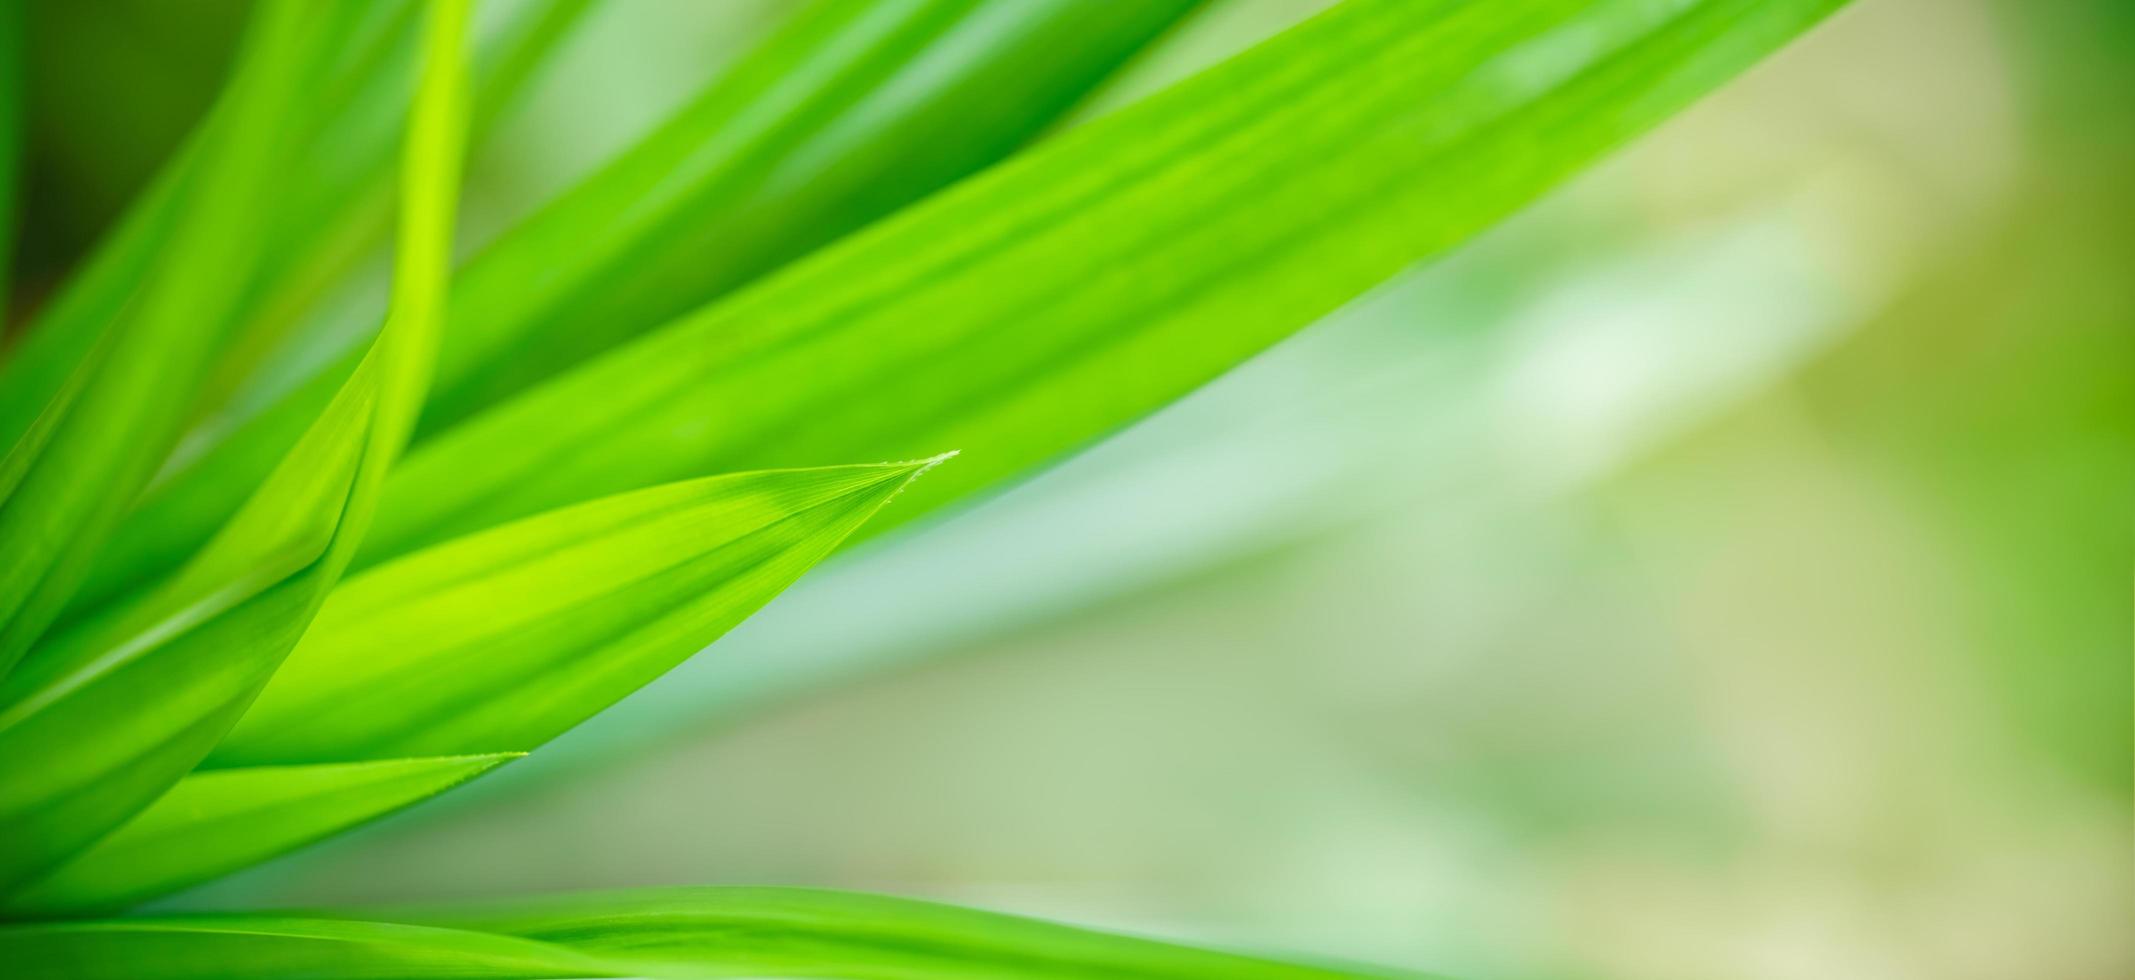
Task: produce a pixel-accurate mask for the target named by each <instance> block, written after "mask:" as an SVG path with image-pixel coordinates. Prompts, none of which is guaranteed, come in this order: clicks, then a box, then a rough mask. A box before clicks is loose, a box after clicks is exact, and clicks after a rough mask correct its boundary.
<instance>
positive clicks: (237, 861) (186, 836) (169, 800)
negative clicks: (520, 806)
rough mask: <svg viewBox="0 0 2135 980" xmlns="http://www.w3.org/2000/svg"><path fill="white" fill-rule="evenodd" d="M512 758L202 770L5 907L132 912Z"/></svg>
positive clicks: (29, 911) (36, 912) (43, 912)
mask: <svg viewBox="0 0 2135 980" xmlns="http://www.w3.org/2000/svg"><path fill="white" fill-rule="evenodd" d="M517 757H518V756H516V755H514V754H498V755H474V756H447V757H442V758H425V759H382V760H377V761H373V762H344V763H334V764H330V765H316V766H262V767H258V768H252V769H224V770H217V771H213V772H200V773H194V774H192V775H190V776H187V777H185V778H184V779H182V780H179V781H178V785H176V786H173V787H171V790H170V792H168V793H165V794H163V796H161V797H160V798H158V799H157V800H156V802H155V803H153V804H151V805H150V806H149V807H148V809H146V810H143V811H141V812H140V813H139V814H137V815H136V816H135V817H134V818H133V819H132V820H129V821H127V822H126V824H125V825H124V826H122V827H120V828H119V829H118V830H116V831H114V832H113V833H112V834H111V835H110V836H108V837H105V838H104V839H103V840H100V841H98V842H97V843H96V845H95V846H93V847H91V848H89V849H88V850H87V851H84V852H82V854H80V855H79V856H77V857H75V858H74V859H73V860H72V861H69V862H67V863H66V864H65V865H62V866H61V867H60V868H59V870H58V871H56V872H54V873H53V874H51V875H49V876H47V877H45V878H44V879H42V880H40V881H38V882H37V883H36V884H35V885H32V886H30V887H29V888H28V889H25V890H24V891H22V892H20V893H18V894H17V895H15V896H14V897H13V898H11V899H9V900H7V901H6V902H4V903H0V913H5V914H8V915H14V916H33V917H37V916H50V915H58V914H66V915H81V914H84V913H92V912H100V911H110V910H115V909H119V908H124V907H125V906H127V905H131V904H133V903H135V902H139V901H142V900H144V899H148V898H153V897H155V896H157V895H161V894H163V893H165V892H171V891H176V890H178V889H180V888H184V887H186V886H188V885H192V884H197V883H199V882H202V881H206V880H208V879H209V878H213V877H215V876H217V875H220V874H223V873H225V872H228V871H233V870H236V869H238V868H242V867H246V866H248V865H252V864H257V863H259V862H261V861H264V860H267V859H268V858H271V857H274V856H276V855H278V854H281V853H283V852H285V851H290V850H293V849H295V848H298V847H302V846H303V845H305V844H308V843H311V842H312V841H315V840H319V839H320V838H323V837H327V836H329V835H332V834H336V833H339V832H341V831H343V830H347V829H348V828H350V827H354V826H356V825H358V824H361V823H365V822H367V821H370V820H373V819H376V818H378V817H381V816H384V815H386V814H388V813H391V812H393V811H395V810H398V809H400V808H402V807H405V806H408V805H410V804H413V803H416V802H419V801H421V800H425V799H428V798H429V797H431V796H435V795H436V794H438V793H442V792H444V791H445V790H448V789H451V788H452V787H454V786H457V785H459V784H461V783H463V782H466V781H467V780H469V779H473V778H474V777H476V776H478V775H481V774H482V773H484V772H487V771H489V770H490V769H493V768H495V767H496V766H498V765H501V764H503V763H505V762H507V761H509V760H511V759H514V758H517Z"/></svg>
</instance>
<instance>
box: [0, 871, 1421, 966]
mask: <svg viewBox="0 0 2135 980" xmlns="http://www.w3.org/2000/svg"><path fill="white" fill-rule="evenodd" d="M377 918H378V919H382V920H386V921H357V920H347V921H342V920H333V919H305V918H292V917H286V916H244V917H218V918H209V917H185V918H171V919H136V920H131V921H116V922H85V923H60V924H52V925H29V926H14V927H0V960H4V961H6V962H10V963H16V964H23V965H24V966H25V967H26V968H27V972H23V973H20V974H18V975H19V976H21V977H22V978H23V980H33V978H44V977H53V978H57V977H62V976H64V977H70V978H81V980H96V978H103V977H112V978H118V977H125V978H129V980H180V978H196V977H198V978H206V977H217V978H230V980H241V978H247V977H259V978H268V977H286V976H306V977H315V978H372V977H399V978H409V980H420V978H430V977H440V978H442V977H660V978H665V977H675V978H689V977H768V976H779V977H824V978H849V980H933V978H960V977H968V978H974V980H976V978H1003V980H1006V978H1051V980H1066V978H1092V980H1094V978H1099V977H1106V978H1142V980H1166V978H1175V980H1223V978H1235V980H1335V978H1343V977H1352V978H1361V977H1391V976H1395V974H1390V973H1385V972H1359V971H1355V970H1348V969H1342V968H1335V967H1314V966H1302V965H1296V964H1288V963H1279V962H1275V961H1270V960H1262V959H1256V958H1253V957H1249V956H1240V955H1234V954H1230V953H1218V952H1211V951H1206V950H1198V949H1191V948H1188V947H1183V946H1174V945H1171V944H1168V943H1159V942H1153V941H1151V940H1146V939H1136V938H1132V937H1128V936H1119V935H1114V934H1110V933H1102V932H1096V931H1092V930H1087V929H1077V928H1074V927H1071V926H1063V925H1056V924H1053V923H1048V922H1038V921H1035V920H1031V919H1024V918H1019V917H1016V916H1008V915H998V914H994V913H990V912H978V911H973V910H970V909H960V908H952V907H949V906H944V905H935V904H933V903H929V902H915V901H910V900H907V899H897V898H887V897H882V896H876V895H864V894H853V893H838V892H822V891H810V890H803V889H781V888H689V889H657V890H648V891H640V892H631V893H624V894H609V895H585V896H573V897H567V898H558V899H550V900H544V901H538V902H529V903H523V904H518V905H506V906H499V907H494V908H470V909H456V910H439V911H431V912H425V911H419V910H417V911H403V912H394V911H385V912H382V913H380V914H379V915H378V916H377Z"/></svg>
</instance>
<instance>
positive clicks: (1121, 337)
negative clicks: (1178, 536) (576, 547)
mask: <svg viewBox="0 0 2135 980" xmlns="http://www.w3.org/2000/svg"><path fill="white" fill-rule="evenodd" d="M1839 3H1840V0H1672V2H1655V0H1600V2H1594V0H1530V2H1521V3H1483V4H1472V3H1471V4H1456V3H1441V2H1418V0H1349V2H1347V3H1343V4H1340V5H1338V6H1336V7H1335V8H1334V9H1332V10H1330V11H1329V12H1327V13H1326V14H1324V15H1322V16H1320V17H1318V18H1316V19H1314V20H1312V21H1310V22H1308V23H1306V24H1304V25H1302V26H1301V27H1298V28H1296V29H1294V30H1292V31H1290V32H1288V33H1286V34H1284V35H1282V36H1279V37H1277V38H1275V39H1274V40H1272V41H1269V42H1267V43H1265V44H1263V45H1261V46H1259V47H1258V48H1256V49H1254V50H1252V51H1250V52H1248V53H1247V54H1245V55H1243V56H1241V57H1239V58H1237V59H1234V60H1233V61H1231V62H1229V63H1227V64H1225V65H1222V66H1219V67H1218V68H1216V69H1215V70H1212V71H1210V72H1207V73H1205V74H1203V75H1201V76H1200V77H1198V78H1195V79H1192V80H1190V81H1188V82H1186V83H1184V84H1182V85H1180V86H1178V87H1176V88H1174V89H1172V90H1169V91H1167V92H1164V93H1162V94H1160V95H1158V96H1156V97H1153V98H1151V99H1150V100H1148V101H1147V102H1144V103H1142V104H1139V105H1136V106H1131V107H1129V108H1127V109H1124V110H1122V111H1120V112H1118V113H1116V114H1115V115H1113V116H1111V117H1108V118H1105V119H1101V120H1099V121H1097V122H1095V123H1092V124H1090V125H1088V126H1085V127H1083V128H1081V129H1079V130H1077V131H1074V132H1071V133H1068V134H1066V135H1064V136H1062V137H1061V138H1060V139H1058V140H1055V141H1053V142H1051V143H1048V144H1046V145H1044V146H1041V147H1038V148H1036V149H1034V150H1032V151H1031V152H1029V153H1026V154H1023V155H1021V156H1019V157H1017V158H1016V159H1015V160H1013V161H1012V162H1010V163H1009V164H1007V165H1005V166H1003V167H1000V168H997V169H996V170H994V171H991V172H989V173H988V174H986V175H984V176H982V177H980V178H978V179H976V180H973V181H970V182H967V183H965V184H963V185H961V186H959V187H957V188H955V189H953V190H952V191H950V192H949V193H946V194H944V195H941V196H938V197H936V198H934V199H932V200H930V201H928V202H926V203H925V204H923V205H921V206H919V207H916V208H913V209H910V210H908V211H906V212H904V213H903V214H901V215H900V216H899V217H898V218H896V219H895V220H893V221H890V222H888V223H886V224H884V225H882V226H878V227H877V228H875V229H873V230H871V231H869V232H868V233H866V234H863V235H860V236H857V237H855V238H852V239H849V240H847V241H846V242H844V243H842V244H841V245H840V246H838V247H837V248H834V249H832V250H829V251H827V252H825V253H822V254H820V255H818V256H816V257H815V258H813V259H811V260H809V261H807V262H805V263H803V264H802V265H800V266H797V267H795V268H794V269H792V270H791V271H790V272H788V273H786V274H784V275H781V276H778V277H776V278H774V279H772V280H770V281H767V282H765V283H764V284H763V285H761V286H760V287H758V288H755V289H751V290H749V291H747V292H746V293H743V294H740V295H737V296H735V297H734V298H732V299H731V300H728V301H726V302H722V303H719V304H716V305H714V306H712V307H710V308H708V309H706V310H704V311H703V312H700V313H697V314H694V315H692V316H690V317H688V318H685V319H683V320H681V321H678V322H676V323H675V324H673V325H671V326H668V327H666V328H663V329H662V330H660V331H659V332H657V333H655V334H652V335H649V336H647V337H646V338H644V339H643V340H641V341H639V342H636V343H634V344H632V345H630V346H628V347H625V348H622V349H619V350H618V351H616V352H615V353H613V354H612V355H609V356H607V357H603V358H601V359H599V360H596V361H593V362H591V363H589V364H587V365H586V366H585V367H582V368H580V369H578V370H577V371H574V372H572V373H570V374H567V375H563V376H560V377H559V378H557V379H556V380H554V381H553V382H551V383H549V384H546V385H544V386H542V387H540V388H537V389H534V390H532V391H530V392H528V393H527V394H526V395H524V396H522V397H520V398H518V399H515V400H513V401H510V402H507V403H505V404H503V405H501V406H499V407H498V408H496V409H494V410H492V411H490V412H487V413H485V414H483V415H481V416H478V417H476V418H474V419H472V420H471V421H469V422H468V423H467V424H465V425H463V426H460V427H458V428H456V429H454V430H452V431H449V432H447V433H445V434H443V435H442V436H440V437H438V438H436V439H434V440H431V441H429V442H426V443H423V444H422V445H420V446H418V447H417V449H416V450H415V451H414V452H412V453H411V454H410V455H409V458H408V460H407V465H406V466H405V467H404V468H403V469H402V470H400V471H398V472H396V473H395V474H394V477H393V480H392V483H391V485H390V486H389V487H388V489H387V494H386V504H385V506H384V507H383V508H382V510H381V512H380V515H379V523H378V528H377V530H376V533H375V534H374V535H373V536H372V539H371V540H370V541H369V542H367V543H366V545H365V552H364V553H365V555H366V556H367V558H366V560H369V559H371V558H382V557H388V556H391V555H394V554H398V553H401V552H404V551H406V550H408V549H410V548H413V547H419V546H421V545H423V544H427V543H430V542H433V541H437V540H441V539H443V538H446V537H450V536H452V535H455V534H459V533H464V532H466V531H470V530H474V529H478V528H481V527H484V526H488V525H490V524H494V523H496V522H498V521H502V520H507V519H510V518H513V517H517V516H520V515H523V514H528V513H533V512H535V511H539V510H543V509H546V508H549V507H554V506H557V505H560V504H564V503H569V502H571V501H575V500H583V499H586V498H588V497H591V496H597V495H600V494H605V493H612V492H615V491H618V490H624V489H628V488H630V487H634V486H643V485H646V484H650V483H657V482H661V481H665V480H671V479H676V478H678V477H681V476H685V475H687V474H690V473H694V472H705V471H719V470H728V469H753V468H758V467H772V466H798V465H814V464H819V463H826V462H833V461H837V460H841V459H882V458H891V459H894V458H900V457H906V456H912V455H916V454H918V453H922V452H927V451H930V450H929V449H928V448H927V447H931V446H957V447H959V448H961V449H963V450H964V451H965V453H966V454H967V458H966V460H965V461H964V462H963V463H961V464H959V465H958V466H957V467H955V468H954V470H953V471H945V474H944V476H943V477H941V478H939V479H935V480H929V481H928V482H927V483H926V484H925V485H924V486H922V487H920V488H918V489H916V490H915V491H914V496H913V498H911V500H910V501H908V502H907V503H906V504H905V505H904V506H902V507H900V508H899V509H898V513H899V515H900V516H901V517H902V518H907V519H908V518H910V517H913V516H916V515H918V514H921V513H924V512H926V511H927V510H928V509H930V508H931V507H934V506H938V505H940V504H943V503H946V502H948V501H950V500H953V499H956V498H958V497H962V496H965V495H968V494H970V493H971V492H972V491H974V490H977V489H980V488H982V487H985V486H988V485H990V484H993V483H996V482H998V481H999V480H1001V479H1003V478H1006V477H1009V476H1012V475H1015V474H1018V473H1022V472H1025V471H1027V470H1029V469H1030V468H1031V467H1033V466H1036V465H1038V464H1041V463H1043V462H1045V461H1046V460H1049V459H1052V458H1053V457H1055V456H1057V455H1059V454H1060V453H1062V452H1065V451H1067V450H1070V449H1073V448H1075V447H1077V446H1080V445H1082V444H1084V443H1086V442H1088V441H1090V440H1092V439H1096V438H1098V437H1100V436H1103V435H1104V434H1106V433H1108V432H1110V431H1112V430H1113V429H1115V428H1117V427H1119V426H1121V425H1123V424H1125V423H1127V422H1130V421H1132V420H1134V419H1135V418H1137V417H1139V416H1141V415H1142V414H1144V413H1146V412H1148V411H1150V410H1152V409H1155V408H1156V407H1158V406H1160V405H1163V404H1164V403H1166V402H1168V401H1170V400H1171V399H1173V398H1176V397H1178V396H1179V395H1181V394H1184V393H1185V392H1187V391H1189V390H1191V389H1192V388H1193V387H1195V386H1196V385H1199V384H1201V383H1202V382H1204V381H1206V380H1208V379H1209V378H1211V377H1213V376H1214V375H1216V374H1218V373H1220V372H1221V371H1223V370H1225V369H1227V368H1229V367H1231V366H1232V365H1235V364H1237V363H1238V362H1239V361H1241V360H1244V359H1245V358H1247V357H1249V356H1251V355H1253V354H1255V353H1257V352H1259V351H1260V350H1261V349H1263V348H1265V347H1266V346H1267V345H1269V344H1271V343H1273V342H1274V341H1276V340H1278V339H1280V338H1282V337H1284V336H1286V335H1288V334H1289V333H1291V332H1292V331H1295V330H1297V329H1298V328H1300V327H1302V326H1304V325H1305V324H1307V323H1310V322H1311V321H1312V320H1314V319H1316V318H1318V317H1319V316H1321V315H1323V314H1325V313H1327V312H1328V311H1329V310H1331V309H1333V308H1334V307H1336V306H1339V305H1340V304H1342V303H1343V302H1346V301H1347V300H1349V299H1350V298H1352V297H1354V296H1356V295H1357V294H1358V293H1360V292H1362V291H1364V290H1365V289H1368V288H1370V287H1371V286H1372V285H1374V284H1376V283H1378V282H1379V281H1381V280H1383V279H1385V278H1386V277H1388V276H1390V275H1392V274H1393V273H1395V272H1396V271H1398V270H1400V269H1401V268H1403V267H1404V266H1406V265H1408V264H1409V263H1411V262H1414V261H1416V260H1417V259H1420V258H1423V257H1426V256H1429V255H1432V254H1436V253H1438V252H1441V251H1443V250H1445V249H1447V248H1449V247H1451V246H1453V245H1456V244H1458V243H1460V242H1461V241H1463V240H1465V239H1466V238H1468V237H1469V236H1471V235H1473V234H1474V233H1476V232H1477V231H1480V230H1481V229H1483V228H1485V227H1487V226H1488V225H1489V224H1490V223H1491V222H1493V221H1495V220H1496V219H1498V218H1500V217H1502V216H1503V215H1504V214H1505V213H1506V212H1508V211H1510V210H1512V209H1513V208H1516V207H1518V206H1520V205H1522V204H1525V203H1527V202H1528V201H1530V200H1532V199H1533V198H1534V197H1535V196H1536V195H1537V194H1539V193H1541V192H1542V191H1543V190H1545V189H1547V188H1548V187H1550V186H1551V185H1553V184H1554V183H1556V182H1557V181H1558V180H1560V179H1562V178H1563V177H1564V176H1565V175H1566V174H1568V173H1570V172H1572V171H1573V170H1575V169H1577V168H1578V167H1579V166H1580V165H1582V164H1584V163H1586V162H1588V161H1590V160H1592V159H1593V158H1594V157H1595V156H1597V155H1599V154H1600V153H1601V152H1603V151H1605V150H1607V149H1609V148H1611V147H1613V146H1615V145H1617V144H1619V143H1621V142H1623V141H1624V140H1625V139H1627V138H1629V137H1631V136H1632V135H1635V134H1636V133H1638V132H1640V131H1642V130H1644V129H1645V128H1647V127H1649V126H1651V125H1653V124H1654V123H1655V122H1658V121H1659V120H1660V119H1662V118H1665V117H1666V116H1667V115H1668V114H1669V113H1671V112H1673V111H1674V110H1676V109H1678V108H1680V107H1681V106H1682V105H1683V104H1685V103H1686V102H1688V101H1690V100H1691V99H1693V98H1695V97H1696V96H1698V95H1700V94H1702V93H1704V92H1705V91H1707V90H1709V89H1711V88H1712V87H1713V86H1714V85H1716V84H1718V83H1719V82H1720V81H1722V80H1724V79H1726V78H1727V77H1729V76H1730V75H1732V74H1733V73H1735V72H1736V71H1738V70H1740V69H1741V68H1742V67H1743V66H1745V65H1747V64H1749V63H1750V62H1752V61H1754V60H1755V59H1756V58H1757V57H1758V56H1760V55H1762V54H1764V53H1765V52H1767V51H1769V50H1771V49H1772V48H1773V47H1774V46H1776V45H1778V44H1779V43H1781V42H1783V41H1784V40H1786V39H1787V38H1789V37H1792V36H1793V35H1794V34H1796V33H1798V32H1799V31H1801V30H1802V29H1803V28H1805V27H1807V26H1808V25H1809V24H1811V23H1813V22H1814V21H1815V20H1816V19H1817V18H1819V17H1820V16H1822V15H1823V14H1825V13H1827V12H1829V11H1830V10H1831V9H1833V8H1835V7H1837V6H1838V5H1839ZM878 527H880V525H878Z"/></svg>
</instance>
